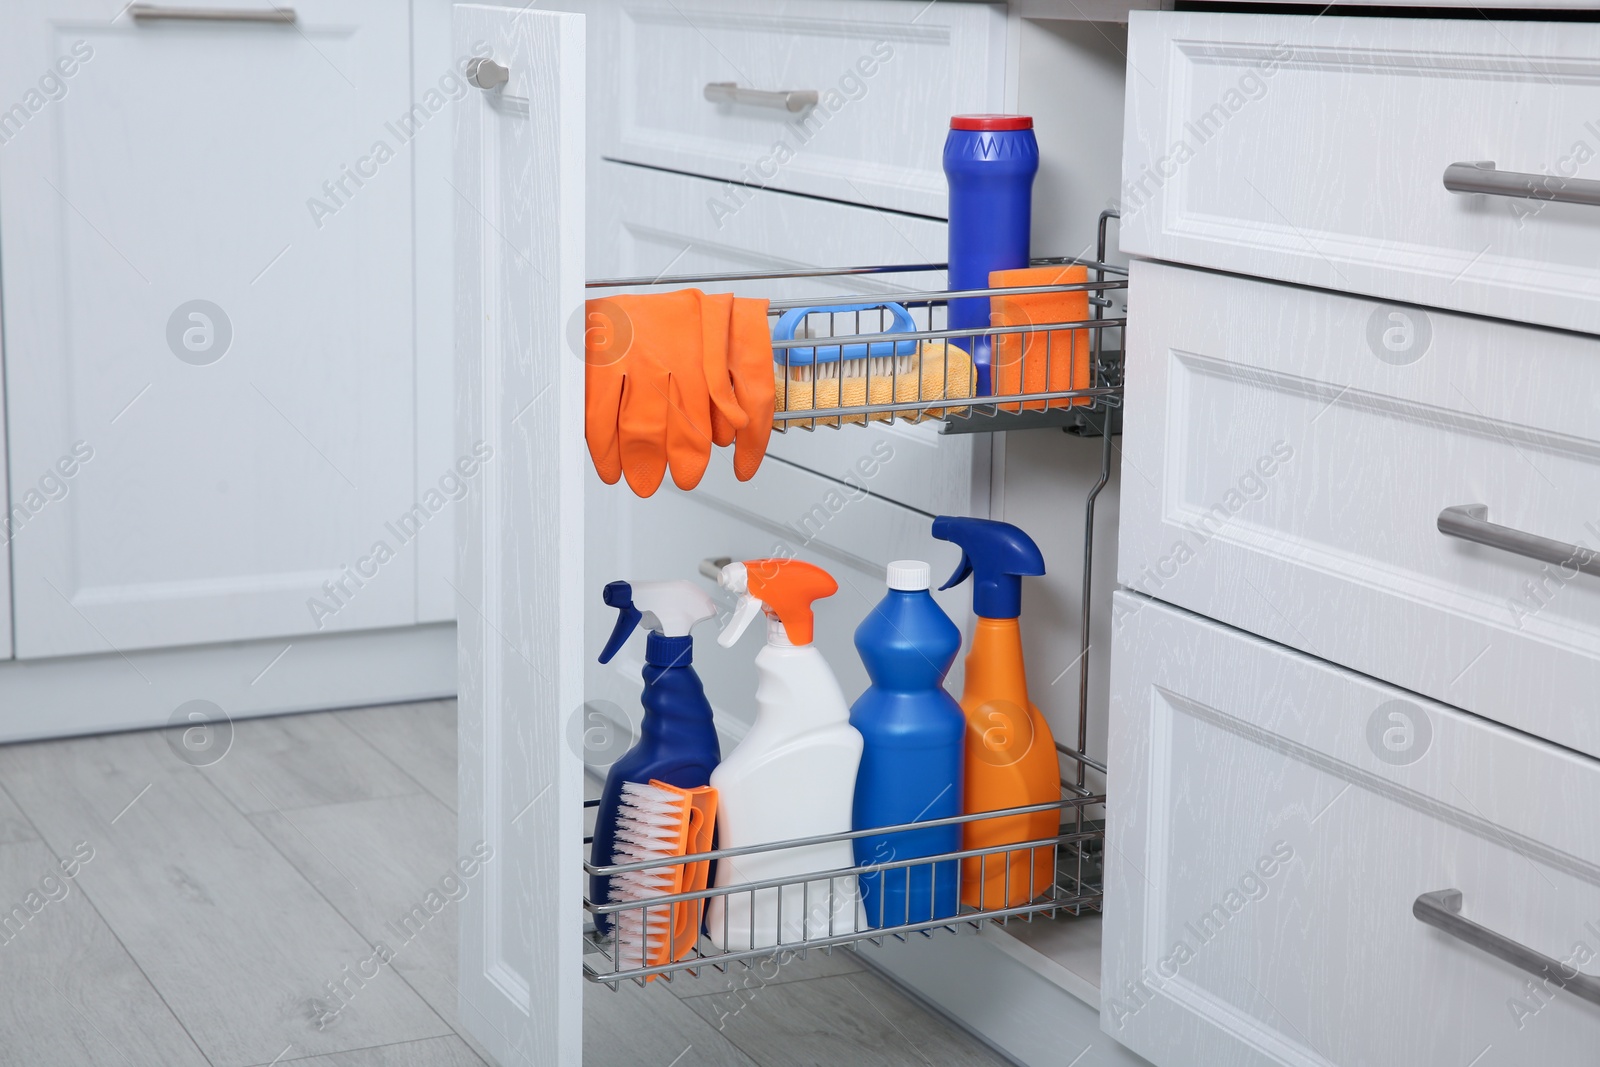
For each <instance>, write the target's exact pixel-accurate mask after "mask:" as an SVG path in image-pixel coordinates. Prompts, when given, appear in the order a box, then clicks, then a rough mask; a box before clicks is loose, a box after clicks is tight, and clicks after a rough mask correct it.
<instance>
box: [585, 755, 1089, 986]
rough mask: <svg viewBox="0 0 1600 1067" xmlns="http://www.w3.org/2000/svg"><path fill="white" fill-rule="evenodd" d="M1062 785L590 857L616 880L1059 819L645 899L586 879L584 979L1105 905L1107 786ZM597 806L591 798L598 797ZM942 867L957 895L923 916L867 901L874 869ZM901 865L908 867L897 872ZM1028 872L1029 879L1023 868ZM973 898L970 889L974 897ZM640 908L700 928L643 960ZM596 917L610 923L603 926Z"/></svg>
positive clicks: (886, 875)
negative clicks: (875, 840)
mask: <svg viewBox="0 0 1600 1067" xmlns="http://www.w3.org/2000/svg"><path fill="white" fill-rule="evenodd" d="M1058 748H1062V749H1063V755H1064V758H1065V760H1066V761H1069V762H1070V761H1075V760H1077V759H1078V758H1079V757H1078V756H1077V754H1076V753H1074V752H1072V751H1070V750H1065V747H1064V746H1058ZM1089 762H1090V765H1091V766H1095V767H1098V765H1097V764H1094V763H1093V761H1089ZM1062 787H1063V788H1062V797H1061V799H1060V800H1057V801H1051V802H1048V803H1044V804H1033V805H1028V806H1025V807H1016V808H1005V809H1000V810H997V811H991V812H981V813H977V814H970V815H959V816H953V817H951V818H947V819H930V820H926V821H921V822H913V823H904V824H901V825H898V826H889V827H876V828H872V829H867V830H853V831H847V832H842V833H836V834H820V835H817V836H813V837H805V838H796V839H793V840H789V841H778V842H773V843H770V844H764V845H752V846H748V847H745V848H734V849H719V850H716V851H712V852H703V853H695V854H691V855H687V856H681V857H676V858H672V859H666V860H661V859H654V860H642V861H637V862H633V863H614V864H611V865H609V866H603V867H602V866H595V865H594V864H592V863H589V862H587V861H585V863H584V865H583V869H584V873H585V874H586V875H588V876H591V877H593V876H600V877H607V878H609V877H613V876H616V875H621V874H624V873H627V872H630V871H641V870H647V869H649V870H658V869H661V868H664V867H676V866H683V865H687V864H697V863H710V862H722V863H727V862H730V861H737V860H739V859H747V858H749V857H761V858H765V859H777V860H778V861H779V862H782V859H783V857H785V856H796V855H801V854H803V850H811V849H815V848H817V847H818V846H821V845H827V844H831V843H835V842H853V841H855V840H856V839H858V838H863V837H869V836H871V837H878V836H880V835H886V834H894V833H901V832H907V831H918V830H928V829H930V828H934V827H940V826H950V825H954V824H961V825H963V826H965V825H967V824H982V823H984V822H987V821H989V820H999V819H1012V820H1015V819H1018V818H1027V817H1030V816H1032V817H1038V816H1041V815H1045V814H1049V815H1053V816H1055V821H1056V825H1057V832H1056V833H1053V834H1050V835H1048V836H1042V837H1038V838H1032V839H1026V840H1010V841H1007V842H1006V843H1004V844H998V845H990V846H987V847H983V848H970V849H968V848H964V849H959V850H956V851H953V852H940V853H937V854H933V855H924V856H916V857H913V858H908V859H893V858H890V859H886V860H884V861H882V862H877V863H866V864H859V865H857V866H852V867H840V868H833V869H828V870H806V871H802V872H801V873H797V874H791V875H786V876H784V877H778V878H767V879H763V880H760V881H750V882H740V883H736V884H730V885H722V886H715V887H712V888H708V889H702V890H697V891H693V892H686V893H674V894H664V895H660V896H655V897H651V898H649V899H647V900H644V901H624V902H608V901H597V900H593V899H591V896H590V893H589V891H588V886H589V885H590V884H592V883H591V882H588V881H586V882H585V893H584V900H583V908H584V912H585V913H586V917H587V920H588V921H587V922H586V923H585V933H584V960H583V973H584V977H585V978H587V979H588V980H589V981H591V982H596V983H600V984H604V985H607V986H610V987H611V988H612V989H618V988H620V986H621V985H622V984H623V983H624V982H630V981H631V982H636V983H639V984H643V983H644V982H646V981H648V980H650V979H652V978H654V977H657V976H660V977H661V978H663V979H665V980H667V981H671V980H672V979H673V977H674V976H682V975H688V976H690V977H698V976H699V975H700V974H701V973H702V972H705V971H707V970H716V971H726V970H728V969H729V967H733V966H751V965H754V964H756V963H759V962H761V961H765V960H771V959H778V960H779V961H780V963H781V962H787V960H789V959H792V958H795V957H797V956H798V957H804V956H805V955H806V954H807V953H809V952H811V951H814V950H822V951H831V950H832V949H834V948H838V947H840V946H844V945H849V944H854V943H858V942H863V941H870V942H872V943H881V942H882V941H883V940H884V939H885V938H900V939H904V938H905V937H906V936H908V935H911V934H923V935H932V934H933V933H935V932H937V931H940V930H948V931H954V930H956V929H957V928H958V927H961V926H971V927H976V926H979V925H982V924H983V923H986V922H991V921H993V922H1000V923H1009V922H1011V921H1012V920H1021V921H1029V922H1031V921H1032V920H1033V919H1034V918H1036V917H1041V916H1042V917H1054V916H1056V915H1057V914H1059V913H1062V912H1069V913H1073V914H1081V913H1083V912H1085V911H1098V910H1099V908H1100V901H1101V880H1100V849H1101V845H1102V843H1103V840H1104V836H1105V829H1104V824H1103V822H1102V821H1101V820H1100V819H1099V818H1096V817H1093V816H1094V815H1095V814H1096V809H1098V808H1099V807H1100V806H1102V805H1104V803H1105V795H1104V794H1103V793H1094V792H1091V791H1089V790H1087V789H1083V788H1082V787H1079V786H1077V785H1075V784H1074V783H1073V782H1072V781H1071V780H1070V779H1068V778H1065V777H1064V778H1063V779H1062ZM595 803H597V802H594V801H591V802H590V805H591V806H592V805H593V804H595ZM791 866H800V864H791ZM940 866H944V867H945V868H946V870H949V869H950V868H953V869H954V870H953V873H954V875H955V889H954V893H953V897H954V899H949V900H947V899H941V898H940V896H939V895H938V892H937V891H936V890H935V891H934V892H933V893H932V894H931V899H930V900H929V901H928V902H927V904H925V905H922V907H923V911H924V913H918V914H913V912H912V904H911V901H912V894H911V893H905V894H904V900H905V905H904V909H903V910H902V911H901V913H900V914H894V913H892V912H888V911H887V910H886V909H887V905H886V904H885V901H886V900H887V899H888V896H889V894H887V893H885V892H882V891H881V889H880V891H879V892H877V893H876V894H875V896H876V900H877V904H876V907H875V908H874V907H872V906H869V905H868V904H867V903H866V902H865V894H864V892H863V889H862V885H863V883H862V880H863V879H864V878H869V877H871V876H874V875H876V876H878V877H879V878H880V880H881V883H890V882H893V881H894V880H895V879H897V878H898V879H901V880H902V885H910V886H915V885H918V884H919V883H920V884H923V885H927V886H929V887H930V888H931V887H934V886H935V885H936V884H937V883H936V880H935V873H934V872H935V869H936V868H937V867H940ZM973 866H976V868H977V882H978V885H977V890H976V891H977V897H978V899H977V902H976V904H963V905H960V906H959V907H958V908H955V907H952V905H955V904H956V902H957V901H960V900H961V898H962V896H963V889H964V888H966V887H965V886H964V884H963V883H964V880H966V881H969V882H970V879H969V878H968V875H969V872H970V870H971V868H972V867H973ZM901 871H904V872H905V873H904V874H898V873H896V872H901ZM1044 872H1048V882H1047V883H1045V885H1044V887H1043V888H1042V890H1041V891H1040V892H1038V893H1036V894H1034V893H1031V889H1032V888H1033V887H1034V886H1036V885H1039V883H1040V881H1041V879H1040V877H1039V876H1040V875H1041V874H1042V873H1044ZM1024 873H1025V874H1026V877H1025V878H1023V877H1021V876H1022V875H1023V874H1024ZM994 881H998V882H999V885H998V887H996V886H993V885H992V884H991V883H992V882H994ZM1018 882H1020V883H1021V884H1022V885H1024V886H1027V887H1028V889H1027V890H1023V891H1021V892H1018V890H1017V889H1016V888H1015V887H1016V885H1017V883H1018ZM967 895H968V896H969V897H970V895H971V894H970V893H968V894H967ZM735 898H742V899H740V900H735ZM719 900H720V902H721V904H722V907H721V908H720V914H721V916H722V919H721V925H720V927H718V926H717V924H716V923H715V922H714V921H710V920H707V918H706V917H707V916H708V915H709V914H711V913H712V912H714V911H716V910H719V909H716V908H715V906H714V904H713V901H719ZM739 903H742V904H744V905H745V906H744V907H742V908H738V909H737V910H739V911H740V912H742V913H747V914H748V920H747V922H748V925H745V923H743V922H741V923H740V924H738V925H734V923H733V920H731V919H730V916H731V915H732V914H733V913H734V911H735V910H736V909H735V905H736V904H739ZM786 908H787V909H788V911H789V915H788V917H787V918H786V917H785V914H784V912H785V909H786ZM673 909H678V911H677V914H673ZM795 912H798V913H799V914H798V915H796V914H795ZM630 913H631V916H632V918H633V919H634V923H633V924H632V925H633V928H634V929H641V928H646V929H649V928H653V929H658V930H659V929H663V928H668V927H671V926H672V925H675V924H677V925H681V924H682V923H683V922H684V921H687V922H688V923H690V924H692V929H693V930H695V931H697V934H696V936H695V937H694V942H693V947H692V948H689V949H688V951H686V952H684V953H683V954H682V955H681V956H679V957H677V958H670V959H665V960H663V961H662V962H654V963H652V962H650V961H649V959H648V958H641V956H640V955H639V954H638V952H637V945H635V947H634V950H633V951H631V952H630V951H629V950H628V948H626V947H625V946H624V944H623V943H622V935H621V934H620V932H619V931H620V930H621V929H622V928H623V927H624V926H626V925H628V916H629V915H630ZM757 915H764V916H769V917H771V918H772V920H773V921H772V922H771V923H770V926H769V927H768V928H767V929H765V930H758V929H757V925H756V923H757V920H756V916H757ZM685 916H686V919H685ZM596 920H599V921H600V922H599V923H598V924H597V922H596ZM601 924H605V925H609V926H610V930H609V931H608V932H607V933H605V934H601V933H599V932H597V926H598V925H601ZM769 934H770V935H771V936H768V935H769Z"/></svg>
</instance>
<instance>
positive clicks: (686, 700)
mask: <svg viewBox="0 0 1600 1067" xmlns="http://www.w3.org/2000/svg"><path fill="white" fill-rule="evenodd" d="M604 598H605V602H606V605H607V606H608V607H613V608H616V609H617V625H616V627H615V628H614V629H613V630H612V631H611V638H610V640H608V641H607V642H606V647H605V650H604V651H602V652H601V653H600V662H601V663H610V662H611V659H612V657H613V656H615V655H616V654H617V652H618V651H620V650H621V648H622V646H623V645H624V644H626V643H627V640H628V638H629V637H630V636H632V634H633V631H634V628H635V627H637V626H640V625H643V626H644V627H646V628H647V629H648V630H649V631H650V635H649V637H648V638H646V640H645V646H644V693H643V695H642V696H641V698H640V699H641V700H642V702H643V703H644V722H643V723H642V724H641V725H640V727H639V741H638V743H637V744H635V745H634V746H633V747H632V748H630V749H629V750H628V751H627V752H625V753H624V754H623V755H622V758H621V759H619V760H617V762H615V763H613V764H612V765H611V769H610V770H609V771H607V772H606V783H605V787H604V788H603V789H602V790H601V791H600V804H599V807H598V809H597V810H596V812H595V821H594V842H593V844H592V845H591V848H590V852H589V862H590V863H592V864H593V865H594V866H596V867H605V866H609V865H610V864H611V863H613V862H621V861H620V860H614V859H613V856H614V855H615V850H616V832H617V814H618V806H619V804H620V803H621V800H622V792H623V790H622V786H623V783H625V782H633V783H636V784H639V785H648V784H649V783H650V781H651V780H656V781H662V782H666V783H667V784H669V785H674V786H677V787H678V788H679V789H694V788H696V787H699V786H703V785H706V784H708V783H709V782H710V781H711V772H712V770H713V769H715V767H716V766H717V763H718V762H719V761H720V760H721V758H722V746H721V744H720V743H719V742H718V740H717V731H716V728H715V727H714V726H713V725H712V721H711V705H710V703H709V702H708V701H707V700H706V691H705V688H704V687H703V686H702V685H701V684H700V677H699V675H697V674H695V672H694V667H693V666H692V664H693V662H694V638H692V637H690V636H689V631H690V630H691V629H693V628H694V625H695V623H697V622H700V621H701V620H703V619H709V618H712V617H713V616H715V615H716V613H717V602H716V601H715V600H712V599H711V596H710V595H709V594H708V593H706V592H705V591H704V590H702V589H701V588H699V587H698V586H696V585H695V584H694V583H693V582H686V581H676V582H633V583H629V582H612V583H611V584H609V585H607V586H606V588H605V593H604ZM589 894H590V895H589V899H590V900H593V901H595V902H596V903H600V904H604V903H607V902H609V900H610V894H611V887H610V879H608V878H605V877H602V876H599V875H596V876H594V877H593V878H592V879H591V880H590V885H589ZM608 925H609V924H608V923H607V922H606V921H605V916H597V917H596V922H595V927H596V929H598V930H599V931H600V933H602V934H604V933H605V932H606V928H607V926H608Z"/></svg>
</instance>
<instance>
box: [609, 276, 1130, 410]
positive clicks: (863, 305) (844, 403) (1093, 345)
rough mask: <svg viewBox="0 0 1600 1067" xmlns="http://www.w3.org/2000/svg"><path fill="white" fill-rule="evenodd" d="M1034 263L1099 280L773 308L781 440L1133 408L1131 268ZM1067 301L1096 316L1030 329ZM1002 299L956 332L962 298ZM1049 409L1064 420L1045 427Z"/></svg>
mask: <svg viewBox="0 0 1600 1067" xmlns="http://www.w3.org/2000/svg"><path fill="white" fill-rule="evenodd" d="M1032 265H1033V266H1036V267H1051V266H1059V267H1062V268H1068V267H1073V266H1079V267H1082V268H1083V269H1084V273H1085V276H1086V280H1084V281H1072V282H1062V283H1060V284H1054V285H1034V286H1021V287H1007V288H998V289H959V290H950V289H937V290H927V289H913V288H898V289H897V288H874V289H873V290H872V291H870V292H868V291H865V290H864V291H863V292H861V293H859V294H855V295H852V296H847V297H844V298H842V299H841V298H821V297H813V298H786V299H779V300H772V301H770V302H769V305H768V316H769V318H770V320H771V325H772V328H773V332H774V335H775V336H774V340H773V342H772V349H773V377H774V394H775V395H774V407H775V411H774V415H773V429H774V430H776V431H778V432H780V433H782V432H786V431H789V430H793V429H804V430H814V429H816V428H817V427H819V426H828V427H842V426H847V425H859V424H863V423H866V422H891V421H897V420H899V421H906V422H922V421H924V420H942V421H944V422H945V424H946V426H945V432H958V433H959V432H964V431H965V430H968V429H969V428H968V427H964V426H963V425H962V423H964V422H968V421H971V422H981V424H982V425H981V428H982V429H984V430H993V429H1006V428H1008V427H1007V426H1006V425H1005V423H1006V422H1008V421H1011V422H1016V423H1018V424H1021V423H1024V422H1025V423H1027V424H1028V425H1045V424H1051V425H1067V424H1070V423H1074V422H1080V423H1081V422H1082V421H1083V420H1084V418H1085V416H1087V415H1089V414H1090V413H1094V412H1102V411H1104V410H1105V409H1107V408H1114V407H1118V406H1120V404H1121V396H1122V359H1121V357H1122V352H1121V348H1122V345H1121V334H1122V329H1123V327H1124V326H1125V325H1126V322H1127V319H1126V316H1125V314H1121V313H1113V312H1118V311H1119V309H1118V306H1117V305H1118V303H1119V301H1118V299H1117V298H1118V297H1120V296H1121V295H1122V291H1123V290H1126V289H1127V286H1128V282H1127V277H1126V275H1127V271H1126V269H1125V268H1123V267H1118V266H1113V265H1111V264H1107V263H1104V262H1101V261H1099V260H1090V259H1079V258H1074V257H1052V258H1044V259H1035V260H1033V261H1032ZM945 269H946V267H945V264H943V263H920V264H896V265H891V266H869V267H844V268H835V269H828V270H796V271H757V272H741V273H722V274H695V275H674V276H671V277H655V278H651V277H637V278H615V279H608V280H604V281H593V282H590V283H589V288H590V289H591V290H607V289H620V288H632V289H640V288H655V287H660V286H674V287H683V286H689V285H718V286H730V285H731V286H740V285H747V284H750V283H757V282H761V283H766V282H772V281H784V280H811V281H815V280H818V279H830V280H834V281H838V280H840V279H851V278H864V277H869V276H884V277H892V276H893V275H897V274H904V273H917V274H925V273H931V272H939V271H944V270H945ZM1066 296H1076V297H1078V301H1079V302H1080V303H1081V304H1082V307H1083V310H1084V311H1085V312H1086V314H1084V315H1083V317H1080V318H1061V317H1059V316H1057V317H1054V318H1050V317H1048V316H1046V317H1043V318H1041V320H1040V321H1038V322H1033V321H1025V320H1026V319H1027V318H1028V317H1029V312H1028V310H1027V305H1026V304H1025V303H1022V302H1021V301H1020V299H1019V298H1025V297H1057V298H1060V297H1066ZM596 299H600V300H603V299H604V297H603V296H601V297H597V298H596ZM991 299H998V300H1004V301H1009V302H1010V303H1009V304H1008V305H1006V306H1008V307H1009V308H1010V309H1011V310H1010V312H1009V313H1005V314H1002V313H1001V312H999V311H997V312H996V313H995V314H994V316H993V317H992V318H993V321H992V322H991V324H990V325H988V326H984V327H981V328H969V329H953V328H951V327H949V326H948V321H949V315H948V312H949V306H950V302H951V301H955V300H991ZM1019 319H1021V320H1024V321H1016V320H1019ZM980 351H981V352H982V353H983V360H984V361H985V362H987V363H988V364H989V365H990V367H991V370H992V374H993V376H994V382H993V386H992V388H991V390H990V391H989V392H986V393H984V395H981V396H980V395H979V389H978V374H979V372H978V369H977V363H978V362H979V361H978V360H975V359H974V358H973V356H974V353H977V352H980ZM1040 412H1044V413H1048V415H1049V416H1052V418H1048V419H1046V420H1044V421H1041V419H1040V416H1039V413H1040ZM1008 416H1014V417H1015V418H1011V419H1008V418H1007V417H1008ZM996 420H998V421H996ZM973 428H977V427H973Z"/></svg>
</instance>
